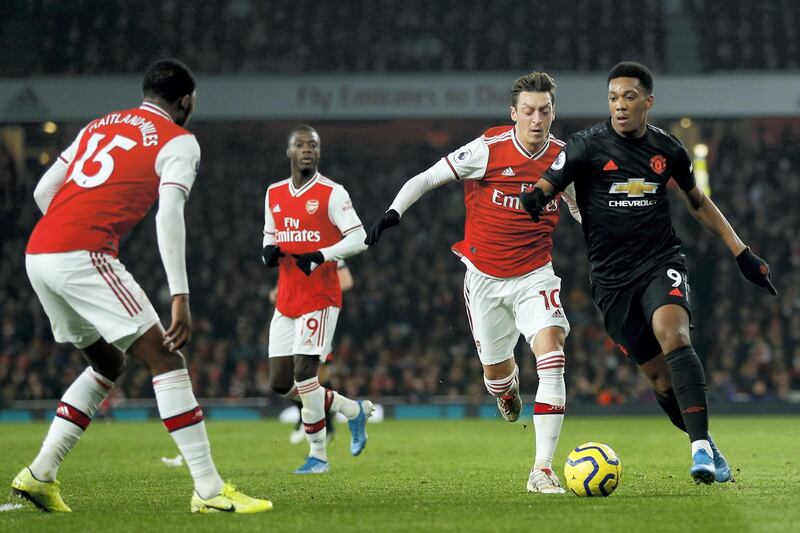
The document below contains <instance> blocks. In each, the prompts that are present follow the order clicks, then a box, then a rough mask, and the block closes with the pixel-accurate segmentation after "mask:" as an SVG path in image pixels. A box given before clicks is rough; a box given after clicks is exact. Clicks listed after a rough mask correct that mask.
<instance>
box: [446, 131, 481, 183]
mask: <svg viewBox="0 0 800 533" xmlns="http://www.w3.org/2000/svg"><path fill="white" fill-rule="evenodd" d="M444 160H445V161H446V162H447V165H448V166H449V167H450V170H451V171H452V172H453V175H454V176H455V177H456V179H457V180H479V179H483V177H484V175H485V174H486V166H487V165H488V164H489V147H488V146H487V145H486V139H485V138H484V137H483V136H481V137H478V138H477V139H475V140H473V141H470V142H469V143H467V144H465V145H464V146H462V147H461V148H459V149H458V150H456V151H454V152H451V153H450V154H447V156H446V157H445V158H444Z"/></svg>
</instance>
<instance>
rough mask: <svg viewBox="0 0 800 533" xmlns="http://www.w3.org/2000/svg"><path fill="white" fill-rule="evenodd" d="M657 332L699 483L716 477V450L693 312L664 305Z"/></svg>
mask: <svg viewBox="0 0 800 533" xmlns="http://www.w3.org/2000/svg"><path fill="white" fill-rule="evenodd" d="M652 325H653V333H654V334H655V336H656V338H657V339H658V342H659V344H660V345H661V350H662V352H663V353H664V354H665V355H664V357H665V359H666V360H667V364H668V365H669V368H670V376H671V377H672V383H673V390H674V391H675V397H676V399H677V401H678V405H679V406H680V409H681V415H682V417H683V421H684V424H685V425H686V432H687V433H688V434H689V440H690V441H691V443H692V460H693V461H694V464H693V466H692V468H691V470H690V472H691V474H692V477H693V478H694V479H695V481H696V482H698V483H700V482H702V483H711V482H712V481H714V478H715V476H716V469H715V467H714V464H713V458H714V452H713V451H712V449H711V443H710V442H709V441H708V397H707V393H706V380H705V372H704V371H703V365H702V363H701V362H700V359H699V357H698V356H697V353H695V351H694V348H693V347H692V345H691V340H690V338H689V313H688V312H687V311H686V309H684V308H683V307H681V306H679V305H672V304H671V305H664V306H661V307H659V308H658V309H656V310H655V312H654V313H653V318H652Z"/></svg>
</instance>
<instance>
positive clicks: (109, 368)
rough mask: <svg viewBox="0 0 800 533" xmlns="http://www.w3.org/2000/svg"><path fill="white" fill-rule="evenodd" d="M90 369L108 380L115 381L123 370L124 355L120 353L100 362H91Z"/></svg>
mask: <svg viewBox="0 0 800 533" xmlns="http://www.w3.org/2000/svg"><path fill="white" fill-rule="evenodd" d="M92 369H94V371H95V372H97V373H98V374H100V375H101V376H103V377H104V378H106V379H107V380H109V381H117V380H118V379H119V377H120V376H121V375H122V373H123V372H125V356H123V355H122V354H120V356H119V357H115V358H112V359H109V360H105V361H103V362H102V363H92Z"/></svg>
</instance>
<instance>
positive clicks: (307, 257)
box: [292, 250, 325, 276]
mask: <svg viewBox="0 0 800 533" xmlns="http://www.w3.org/2000/svg"><path fill="white" fill-rule="evenodd" d="M292 256H293V257H294V261H295V263H297V268H299V269H300V270H302V271H303V272H304V273H305V275H306V276H310V275H311V272H312V271H313V270H314V269H315V268H317V267H318V266H319V265H321V264H322V263H324V262H325V256H323V255H322V252H320V251H319V250H317V251H316V252H309V253H307V254H299V255H298V254H292Z"/></svg>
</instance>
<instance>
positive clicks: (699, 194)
mask: <svg viewBox="0 0 800 533" xmlns="http://www.w3.org/2000/svg"><path fill="white" fill-rule="evenodd" d="M683 194H684V198H685V200H686V205H687V206H688V208H689V212H690V213H691V214H692V216H693V217H694V218H695V219H697V220H698V221H699V222H700V223H701V224H703V225H704V226H705V227H706V228H708V229H709V230H711V231H712V232H713V233H715V234H716V235H717V236H718V237H720V238H721V239H722V241H723V242H724V243H725V246H727V247H728V249H729V250H730V251H731V254H733V256H734V257H736V264H737V266H738V267H739V270H740V271H741V273H742V275H743V276H744V277H745V278H746V279H748V280H749V281H751V282H752V283H754V284H756V285H758V286H759V287H762V288H764V289H766V290H767V291H769V293H770V294H774V295H776V294H778V291H777V290H776V289H775V286H774V285H773V284H772V277H771V275H770V271H769V265H768V264H767V262H766V261H764V260H763V259H761V258H760V257H758V256H757V255H756V254H754V253H753V252H752V251H751V250H750V248H749V247H748V246H746V245H745V244H744V243H743V242H742V240H741V239H740V238H739V236H738V235H737V234H736V232H735V231H734V230H733V227H731V225H730V223H729V222H728V219H727V218H725V215H723V214H722V212H721V211H720V210H719V208H718V207H717V206H716V205H715V204H714V202H712V201H711V198H709V197H708V196H706V194H705V193H704V192H703V191H702V189H700V188H699V187H697V186H695V187H693V188H692V189H690V190H688V191H683Z"/></svg>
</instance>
